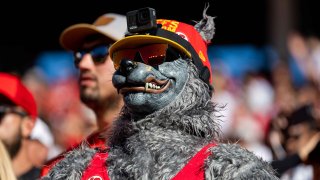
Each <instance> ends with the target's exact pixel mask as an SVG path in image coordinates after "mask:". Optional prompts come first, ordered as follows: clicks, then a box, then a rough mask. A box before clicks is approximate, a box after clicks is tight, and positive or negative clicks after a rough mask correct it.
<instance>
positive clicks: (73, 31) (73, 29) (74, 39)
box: [60, 23, 117, 51]
mask: <svg viewBox="0 0 320 180" xmlns="http://www.w3.org/2000/svg"><path fill="white" fill-rule="evenodd" d="M93 34H101V35H104V36H105V37H106V39H110V41H116V40H117V39H116V38H113V36H112V34H107V33H106V32H102V31H100V30H99V29H98V28H97V27H96V26H94V25H91V24H84V23H83V24H76V25H73V26H70V27H69V28H67V29H65V30H64V31H63V32H62V33H61V35H60V44H61V46H62V47H63V48H65V49H67V50H72V51H76V50H78V49H79V46H80V45H81V44H83V43H84V40H85V38H86V37H88V36H90V35H93Z"/></svg>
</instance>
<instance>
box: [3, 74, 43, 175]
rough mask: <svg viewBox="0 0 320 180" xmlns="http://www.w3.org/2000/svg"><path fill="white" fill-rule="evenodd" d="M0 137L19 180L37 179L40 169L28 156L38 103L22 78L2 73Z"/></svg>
mask: <svg viewBox="0 0 320 180" xmlns="http://www.w3.org/2000/svg"><path fill="white" fill-rule="evenodd" d="M0 114H1V116H0V119H1V121H0V122H1V124H0V139H1V140H2V141H3V143H4V145H5V146H6V148H7V150H8V152H9V154H10V157H11V159H12V165H13V170H14V174H15V175H16V177H17V178H18V179H19V180H23V179H26V180H30V179H36V178H37V177H38V176H39V174H40V168H37V167H35V166H34V164H32V161H31V160H30V156H29V155H28V151H29V147H30V144H31V143H33V140H31V139H30V135H31V132H32V130H33V127H34V124H35V121H36V118H37V106H36V102H35V100H34V98H33V96H32V94H31V93H30V91H29V90H28V89H27V88H26V87H25V86H24V85H23V84H22V82H21V80H20V78H19V77H17V76H15V75H12V74H9V73H3V72H1V73H0Z"/></svg>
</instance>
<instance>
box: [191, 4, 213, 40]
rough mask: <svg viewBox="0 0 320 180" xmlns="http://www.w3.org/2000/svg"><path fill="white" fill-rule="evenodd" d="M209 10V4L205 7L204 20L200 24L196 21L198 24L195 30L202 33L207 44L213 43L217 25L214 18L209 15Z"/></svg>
mask: <svg viewBox="0 0 320 180" xmlns="http://www.w3.org/2000/svg"><path fill="white" fill-rule="evenodd" d="M208 8H209V3H208V4H207V5H206V6H205V7H204V10H203V19H202V20H201V21H199V22H197V21H195V22H196V23H197V24H196V25H194V28H195V29H196V30H197V31H198V32H199V33H200V35H201V37H202V39H203V40H204V41H205V42H206V43H207V44H209V43H211V40H212V39H213V36H214V34H215V24H214V21H213V20H214V18H215V17H212V16H209V15H207V10H208Z"/></svg>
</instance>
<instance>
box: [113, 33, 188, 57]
mask: <svg viewBox="0 0 320 180" xmlns="http://www.w3.org/2000/svg"><path fill="white" fill-rule="evenodd" d="M160 43H165V44H170V45H171V46H173V47H174V48H176V49H178V50H180V51H181V52H182V53H184V54H186V55H187V56H188V57H189V58H191V53H190V52H189V51H188V50H187V49H186V48H184V47H183V46H181V45H180V44H178V43H177V42H175V41H172V40H170V39H167V38H163V37H160V36H153V35H133V36H128V37H125V38H123V39H121V40H119V41H117V42H115V43H114V44H113V45H112V46H111V47H110V49H109V52H110V55H111V57H112V54H113V52H115V51H117V50H119V49H127V48H135V47H139V46H142V45H146V44H160Z"/></svg>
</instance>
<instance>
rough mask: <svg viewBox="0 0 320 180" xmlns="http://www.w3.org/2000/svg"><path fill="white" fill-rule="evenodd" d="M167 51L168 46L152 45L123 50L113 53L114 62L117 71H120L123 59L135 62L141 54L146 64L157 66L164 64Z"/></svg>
mask: <svg viewBox="0 0 320 180" xmlns="http://www.w3.org/2000/svg"><path fill="white" fill-rule="evenodd" d="M167 49H168V44H150V45H146V46H143V47H139V48H132V49H122V50H118V51H116V52H114V53H113V56H112V60H113V63H114V67H115V69H118V68H119V66H120V62H121V60H122V59H131V60H134V57H135V55H136V54H137V52H139V53H140V55H141V58H142V60H143V62H144V63H145V64H148V65H150V66H156V65H159V64H162V63H163V62H164V60H165V57H166V51H167Z"/></svg>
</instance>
